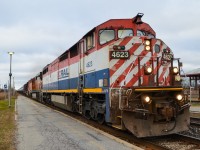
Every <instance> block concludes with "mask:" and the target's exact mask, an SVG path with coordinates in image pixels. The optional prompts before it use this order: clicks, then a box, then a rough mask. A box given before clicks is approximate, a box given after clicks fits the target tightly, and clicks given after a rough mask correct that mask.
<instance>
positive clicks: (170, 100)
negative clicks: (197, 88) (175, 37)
mask: <svg viewBox="0 0 200 150" xmlns="http://www.w3.org/2000/svg"><path fill="white" fill-rule="evenodd" d="M142 16H143V14H142V13H138V14H137V15H136V16H135V17H134V18H131V19H111V20H108V21H106V22H104V23H102V24H100V25H98V26H96V27H94V28H93V29H92V30H90V31H89V32H88V33H87V34H85V35H84V36H83V37H82V38H81V39H80V40H79V41H78V42H77V43H75V44H74V45H73V46H72V47H71V48H69V49H68V50H66V51H65V52H64V53H63V54H62V55H60V56H59V57H58V58H56V59H55V60H54V61H53V62H51V63H50V64H48V65H46V66H45V67H44V68H43V70H42V72H41V73H40V79H39V80H41V83H42V85H41V86H40V87H38V90H37V91H36V90H35V93H38V94H37V95H38V97H39V99H40V101H43V102H48V103H49V102H50V103H53V104H54V105H56V106H58V107H62V108H64V109H67V110H69V111H72V112H78V113H80V114H81V115H83V116H84V117H86V118H88V119H93V120H96V121H98V122H99V123H103V122H106V123H107V124H109V125H111V126H113V127H115V128H118V129H125V130H129V131H130V132H132V133H133V134H134V135H135V136H137V137H147V136H161V135H167V134H172V133H177V132H180V131H185V130H188V125H189V107H190V105H189V103H188V98H187V95H185V93H184V89H183V87H182V86H181V77H180V75H181V74H180V72H181V68H182V63H181V62H180V59H179V58H175V57H174V54H173V52H172V50H171V49H170V48H169V47H168V46H167V45H166V44H165V43H164V42H163V41H162V40H161V39H157V38H156V33H155V31H154V30H153V29H152V28H151V27H150V25H149V24H147V23H145V22H143V21H142V20H141V18H142ZM31 81H33V80H31ZM35 81H37V80H34V82H35ZM25 87H26V89H27V85H25ZM30 92H31V93H33V91H29V93H30Z"/></svg>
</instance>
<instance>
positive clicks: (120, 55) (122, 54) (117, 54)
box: [110, 51, 130, 59]
mask: <svg viewBox="0 0 200 150" xmlns="http://www.w3.org/2000/svg"><path fill="white" fill-rule="evenodd" d="M129 57H130V54H129V52H128V51H110V58H111V59H128V58H129Z"/></svg>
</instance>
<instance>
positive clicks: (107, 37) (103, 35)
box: [99, 29, 115, 44]
mask: <svg viewBox="0 0 200 150" xmlns="http://www.w3.org/2000/svg"><path fill="white" fill-rule="evenodd" d="M114 38H115V31H114V30H104V29H103V30H100V31H99V43H100V44H105V43H107V42H109V41H111V40H113V39H114Z"/></svg>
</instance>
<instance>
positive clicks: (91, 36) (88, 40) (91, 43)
mask: <svg viewBox="0 0 200 150" xmlns="http://www.w3.org/2000/svg"><path fill="white" fill-rule="evenodd" d="M86 46H87V50H89V49H91V48H93V47H94V33H91V34H89V35H88V36H87V37H86Z"/></svg>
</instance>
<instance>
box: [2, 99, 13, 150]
mask: <svg viewBox="0 0 200 150" xmlns="http://www.w3.org/2000/svg"><path fill="white" fill-rule="evenodd" d="M8 106H9V103H8V100H0V150H15V149H16V148H15V129H16V124H15V110H14V108H15V99H14V98H12V100H11V107H10V108H9V107H8Z"/></svg>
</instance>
